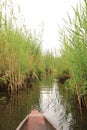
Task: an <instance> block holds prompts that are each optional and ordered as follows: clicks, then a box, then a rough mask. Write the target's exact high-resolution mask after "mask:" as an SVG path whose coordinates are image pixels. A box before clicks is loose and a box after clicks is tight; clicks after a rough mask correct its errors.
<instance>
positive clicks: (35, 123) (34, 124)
mask: <svg viewBox="0 0 87 130" xmlns="http://www.w3.org/2000/svg"><path fill="white" fill-rule="evenodd" d="M16 130H56V129H55V128H54V126H52V124H50V123H49V122H48V121H47V120H46V118H44V116H43V115H42V114H41V113H40V112H38V111H34V112H31V114H29V116H27V117H26V118H25V119H24V120H23V121H22V122H21V124H20V125H19V126H18V128H17V129H16Z"/></svg>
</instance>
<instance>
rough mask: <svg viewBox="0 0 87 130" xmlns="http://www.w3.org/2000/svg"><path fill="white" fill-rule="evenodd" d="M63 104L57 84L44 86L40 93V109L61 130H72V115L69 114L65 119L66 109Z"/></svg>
mask: <svg viewBox="0 0 87 130" xmlns="http://www.w3.org/2000/svg"><path fill="white" fill-rule="evenodd" d="M61 102H62V96H61V95H60V94H59V90H58V85H57V83H56V82H54V83H53V85H52V86H42V87H41V91H40V107H41V110H42V112H44V113H45V114H46V115H47V116H48V117H50V118H51V119H52V121H53V122H54V123H55V124H56V126H57V127H58V128H60V130H70V123H69V122H71V121H72V115H71V113H68V116H67V119H66V118H65V114H66V111H65V108H64V106H63V104H61Z"/></svg>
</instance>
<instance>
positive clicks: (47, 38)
mask: <svg viewBox="0 0 87 130" xmlns="http://www.w3.org/2000/svg"><path fill="white" fill-rule="evenodd" d="M79 1H82V0H14V5H15V6H17V4H19V6H20V9H21V14H23V17H24V19H25V23H26V25H27V27H28V28H29V29H31V30H32V32H33V30H34V29H35V30H36V32H37V33H39V31H41V24H42V21H43V23H44V32H43V43H42V47H43V50H44V51H45V50H46V49H50V50H52V51H53V50H54V49H59V48H60V45H59V44H60V43H59V41H58V39H59V33H58V25H59V26H61V27H62V26H63V25H64V23H63V20H62V19H63V18H64V19H67V12H68V13H69V14H70V16H71V17H73V11H72V7H71V6H74V7H75V6H76V4H77V3H78V2H79Z"/></svg>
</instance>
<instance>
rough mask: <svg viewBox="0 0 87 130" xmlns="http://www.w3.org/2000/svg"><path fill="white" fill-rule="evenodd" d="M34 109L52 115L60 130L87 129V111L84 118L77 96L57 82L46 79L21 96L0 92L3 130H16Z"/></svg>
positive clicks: (0, 125) (27, 89)
mask: <svg viewBox="0 0 87 130" xmlns="http://www.w3.org/2000/svg"><path fill="white" fill-rule="evenodd" d="M32 109H38V110H40V111H41V112H44V113H47V114H48V115H51V117H52V120H53V121H54V122H55V123H56V125H57V126H58V128H59V130H87V111H85V110H83V115H82V119H81V115H80V111H79V106H78V105H77V104H76V101H75V97H74V96H70V93H68V92H67V91H65V90H64V88H62V87H60V86H59V85H58V83H57V82H53V81H46V80H45V81H43V82H40V83H35V84H32V87H31V88H28V87H25V89H24V90H23V91H21V92H20V93H19V94H18V95H16V94H14V95H7V94H5V93H0V130H15V129H16V127H17V126H18V124H19V123H20V121H22V120H23V119H24V117H25V116H26V115H27V114H28V113H29V112H30V111H31V110H32Z"/></svg>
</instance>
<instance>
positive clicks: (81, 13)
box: [58, 0, 87, 111]
mask: <svg viewBox="0 0 87 130" xmlns="http://www.w3.org/2000/svg"><path fill="white" fill-rule="evenodd" d="M73 11H74V16H75V17H74V18H70V16H69V22H66V24H67V25H66V27H65V29H64V30H63V31H62V30H61V34H62V35H61V43H62V45H63V48H62V50H61V57H60V59H59V60H60V63H59V65H58V67H59V68H60V70H61V71H60V73H62V72H63V71H64V70H67V69H68V70H69V74H70V75H71V77H70V79H69V80H68V81H67V82H66V86H67V88H68V89H70V90H71V91H72V92H74V93H76V95H77V98H78V103H79V107H80V111H81V107H82V106H84V107H86V108H87V100H86V95H87V1H86V0H84V1H83V3H79V4H78V5H77V6H76V8H73Z"/></svg>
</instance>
